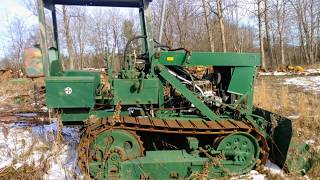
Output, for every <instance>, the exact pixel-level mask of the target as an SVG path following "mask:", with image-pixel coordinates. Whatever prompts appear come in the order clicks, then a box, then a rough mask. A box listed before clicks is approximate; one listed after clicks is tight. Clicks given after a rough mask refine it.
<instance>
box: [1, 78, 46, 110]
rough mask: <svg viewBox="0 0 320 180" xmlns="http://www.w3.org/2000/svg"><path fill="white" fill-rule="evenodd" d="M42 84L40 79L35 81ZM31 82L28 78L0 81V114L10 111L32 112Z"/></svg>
mask: <svg viewBox="0 0 320 180" xmlns="http://www.w3.org/2000/svg"><path fill="white" fill-rule="evenodd" d="M37 83H38V84H39V85H41V84H43V83H42V82H41V81H39V82H37ZM33 89H34V88H33V83H32V81H31V80H28V79H18V80H12V79H11V80H5V81H0V114H6V113H9V114H10V113H12V112H34V111H36V110H35V108H34V107H33V106H31V104H32V103H33V99H34V90H33Z"/></svg>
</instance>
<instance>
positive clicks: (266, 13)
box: [264, 0, 279, 64]
mask: <svg viewBox="0 0 320 180" xmlns="http://www.w3.org/2000/svg"><path fill="white" fill-rule="evenodd" d="M277 1H279V0H277ZM268 2H269V0H264V24H265V30H266V41H267V43H266V44H267V47H265V48H266V50H267V52H268V57H269V59H270V62H271V63H272V64H273V63H274V59H273V51H272V50H273V49H272V46H271V38H270V18H269V6H268Z"/></svg>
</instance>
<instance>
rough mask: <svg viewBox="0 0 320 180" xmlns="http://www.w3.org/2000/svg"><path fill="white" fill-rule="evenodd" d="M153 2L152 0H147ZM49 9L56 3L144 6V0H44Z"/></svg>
mask: <svg viewBox="0 0 320 180" xmlns="http://www.w3.org/2000/svg"><path fill="white" fill-rule="evenodd" d="M146 1H147V2H151V1H152V0H146ZM43 2H44V6H45V7H46V8H48V9H51V7H52V6H53V5H55V4H59V5H77V6H110V7H143V0H43Z"/></svg>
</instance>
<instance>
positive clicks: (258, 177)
mask: <svg viewBox="0 0 320 180" xmlns="http://www.w3.org/2000/svg"><path fill="white" fill-rule="evenodd" d="M264 169H265V170H267V171H269V172H270V173H271V174H277V175H280V176H283V177H284V174H283V171H282V169H281V168H280V167H279V166H277V165H276V164H274V163H272V162H271V161H270V160H268V161H267V163H266V165H265V167H264ZM230 179H231V180H239V179H243V180H245V179H251V180H265V179H267V177H266V175H265V174H262V173H260V172H258V171H256V170H251V171H250V172H249V173H247V174H244V175H240V176H236V177H232V178H230Z"/></svg>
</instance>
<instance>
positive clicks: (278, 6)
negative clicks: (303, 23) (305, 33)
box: [274, 0, 287, 65]
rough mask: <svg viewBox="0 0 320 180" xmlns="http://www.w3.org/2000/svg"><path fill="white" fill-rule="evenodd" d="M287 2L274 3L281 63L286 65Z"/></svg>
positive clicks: (278, 0)
mask: <svg viewBox="0 0 320 180" xmlns="http://www.w3.org/2000/svg"><path fill="white" fill-rule="evenodd" d="M286 6H287V4H286V2H284V1H281V0H277V1H276V2H275V5H274V9H275V16H276V26H277V31H278V35H279V45H280V59H281V64H282V65H285V64H286V60H285V52H284V30H285V29H284V28H285V20H286V16H287V8H286Z"/></svg>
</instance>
